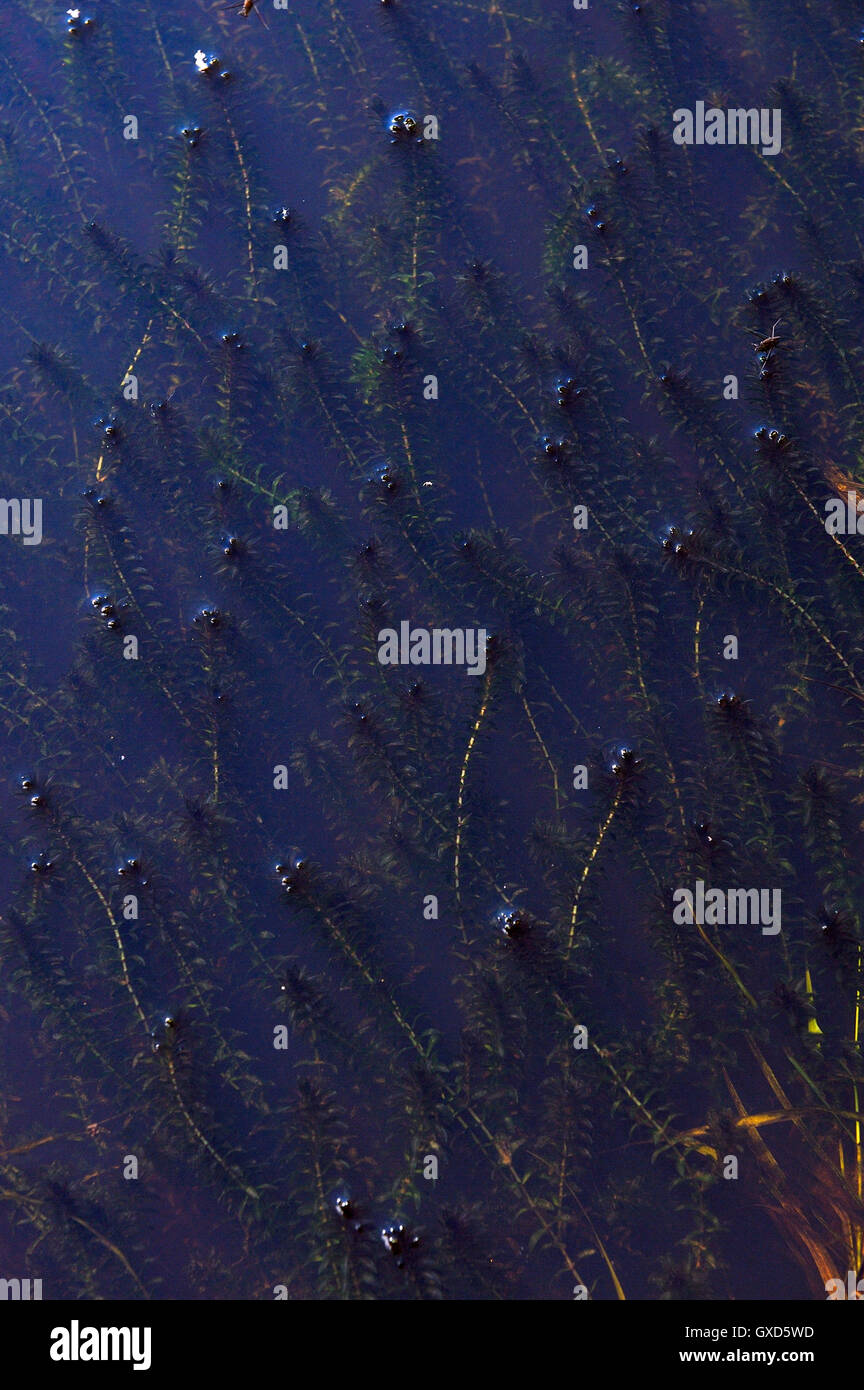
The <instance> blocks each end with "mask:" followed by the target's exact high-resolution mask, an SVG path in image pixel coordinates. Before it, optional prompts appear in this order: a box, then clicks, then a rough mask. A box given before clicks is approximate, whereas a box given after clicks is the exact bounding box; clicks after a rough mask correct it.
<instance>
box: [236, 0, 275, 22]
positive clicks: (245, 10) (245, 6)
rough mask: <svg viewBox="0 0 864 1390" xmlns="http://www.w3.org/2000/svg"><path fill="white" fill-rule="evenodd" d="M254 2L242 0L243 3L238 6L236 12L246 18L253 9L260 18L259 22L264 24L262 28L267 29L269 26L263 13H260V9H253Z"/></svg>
mask: <svg viewBox="0 0 864 1390" xmlns="http://www.w3.org/2000/svg"><path fill="white" fill-rule="evenodd" d="M255 4H256V0H243V3H242V5H241V6H240V8H239V10H238V11H237V13H238V14H239V15H242V16H243V18H244V19H248V18H249V16H250V14H251V13H252V11H253V10H255V13H256V14H257V16H258V18H259V19H260V21H261V23H262V24H263V25H264V28H265V29H269V28H270V25H269V24H268V23H267V21H266V19H265V18H264V16H263V14H262V13H261V11H260V10H256V9H255Z"/></svg>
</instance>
